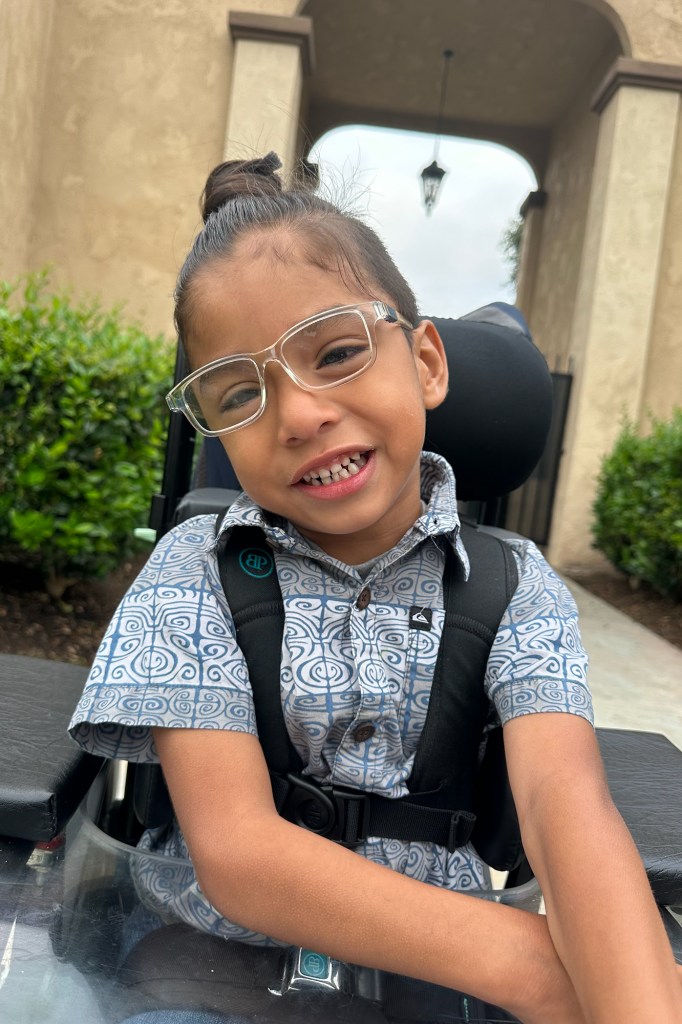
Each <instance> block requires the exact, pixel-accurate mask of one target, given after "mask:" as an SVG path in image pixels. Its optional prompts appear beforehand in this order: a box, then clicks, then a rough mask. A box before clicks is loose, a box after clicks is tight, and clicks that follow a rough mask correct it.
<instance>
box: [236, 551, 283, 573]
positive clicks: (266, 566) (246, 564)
mask: <svg viewBox="0 0 682 1024" xmlns="http://www.w3.org/2000/svg"><path fill="white" fill-rule="evenodd" d="M239 564H240V566H241V568H242V569H243V570H244V572H245V573H246V574H247V575H248V576H253V577H254V578H255V579H257V580H263V579H265V577H266V576H269V575H270V573H271V572H272V570H273V569H274V567H275V563H274V560H273V558H272V555H271V554H270V552H269V551H265V550H264V549H263V548H245V549H244V550H243V551H240V553H239Z"/></svg>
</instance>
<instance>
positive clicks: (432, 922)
mask: <svg viewBox="0 0 682 1024" xmlns="http://www.w3.org/2000/svg"><path fill="white" fill-rule="evenodd" d="M279 166H280V164H279V161H278V159H277V157H276V156H275V155H274V154H270V155H269V156H267V157H265V158H263V159H260V160H253V161H248V162H241V163H240V162H229V163H226V164H222V165H221V166H219V167H217V168H216V169H215V170H214V171H213V172H212V174H211V175H210V176H209V179H208V182H207V184H206V188H205V191H204V219H205V226H204V229H203V231H202V232H201V233H200V234H199V236H198V237H197V239H196V241H195V243H194V246H193V248H192V251H191V252H190V254H189V256H188V257H187V260H186V261H185V264H184V266H183V268H182V270H181V271H180V276H179V280H178V287H177V293H176V324H177V328H178V333H179V337H180V340H181V341H182V344H183V345H184V347H185V350H186V352H187V355H188V358H189V361H190V364H191V366H192V373H191V374H190V376H189V377H188V378H186V380H185V382H182V383H181V384H179V385H177V386H176V387H175V388H174V389H173V391H172V392H171V396H169V400H170V402H171V403H172V404H173V405H174V407H175V408H179V409H182V411H184V412H185V413H186V414H187V416H188V417H189V419H190V420H191V421H192V423H193V424H194V426H195V427H197V428H198V429H199V430H201V431H203V432H204V433H205V434H209V435H217V436H219V437H220V439H221V441H222V443H223V444H224V446H225V449H226V452H227V454H228V455H229V458H230V461H231V463H232V465H233V466H234V468H235V471H236V473H237V476H238V477H239V480H240V483H241V485H242V487H243V489H244V494H243V495H242V496H241V497H240V498H239V499H238V500H237V501H236V502H235V504H234V505H233V506H232V508H231V509H230V510H229V512H228V513H227V515H226V516H225V518H224V521H223V523H222V527H221V530H222V531H225V530H227V529H229V528H230V527H231V526H234V525H235V524H242V523H243V524H256V525H260V526H262V528H263V530H264V531H265V534H266V536H267V541H268V544H269V545H270V547H271V549H272V552H273V554H274V560H275V565H276V571H277V575H278V578H279V582H280V585H281V588H282V595H283V600H284V606H285V633H284V641H283V647H282V661H281V697H282V705H283V710H284V715H285V718H286V721H287V727H288V731H289V733H290V736H291V739H292V740H293V743H294V746H295V747H296V749H297V751H298V753H299V754H300V756H301V758H302V760H303V762H304V764H305V765H306V773H307V774H309V775H310V776H312V777H313V778H314V779H316V780H318V781H333V782H334V783H335V784H336V785H341V786H349V787H353V788H355V789H358V788H359V789H362V790H367V791H369V792H374V793H380V794H383V795H385V796H388V797H400V796H402V795H404V794H405V793H406V792H407V790H406V785H405V783H406V780H407V779H408V778H409V775H410V771H411V767H412V761H413V759H414V752H415V748H416V746H417V742H418V739H419V735H420V731H421V728H422V725H423V722H424V717H425V713H426V708H427V706H428V697H429V691H430V686H431V681H432V675H433V669H434V664H435V659H436V655H437V651H438V644H439V640H440V632H441V630H442V625H443V607H442V580H443V565H444V558H445V551H446V549H447V548H448V546H450V547H451V548H452V549H454V551H455V554H456V557H457V559H459V561H460V562H461V564H462V565H463V566H464V568H465V571H468V559H467V553H466V550H465V548H464V545H463V543H462V540H461V538H460V537H459V530H458V525H459V524H458V517H457V512H456V499H455V489H454V487H455V485H454V480H453V478H452V472H451V470H450V467H449V466H448V465H447V463H445V461H444V460H443V459H441V458H439V457H438V456H435V455H430V454H426V455H423V454H422V445H423V441H424V426H425V412H426V410H428V409H432V408H435V407H436V406H437V405H439V404H440V402H441V401H442V400H443V398H444V396H445V394H446V391H447V387H448V379H447V362H446V358H445V354H444V350H443V345H442V342H441V339H440V337H439V336H438V333H437V332H436V330H435V328H434V326H433V324H431V323H430V322H429V321H425V320H421V321H420V320H419V316H418V313H417V309H416V304H415V300H414V297H413V295H412V292H411V291H410V289H409V287H408V285H407V284H406V282H405V281H404V279H403V278H402V277H401V275H400V273H399V272H398V270H397V269H396V267H395V265H394V264H393V262H392V260H391V259H390V257H389V256H388V254H387V252H386V250H385V249H384V247H383V245H382V244H381V242H380V241H379V240H378V238H377V237H376V235H375V234H374V232H372V231H371V230H369V229H368V228H367V227H366V226H364V225H363V224H362V223H360V222H359V221H357V220H356V219H354V218H353V217H351V216H349V215H346V214H343V213H341V212H340V211H339V210H337V209H336V208H335V207H333V206H331V205H330V204H328V203H327V202H325V201H323V200H321V199H320V198H318V197H316V196H314V195H313V194H312V193H310V192H308V191H297V190H295V189H294V190H291V191H286V190H284V189H283V187H282V184H281V182H280V179H279V178H278V176H277V175H276V173H275V171H276V170H277V169H278V167H279ZM510 543H511V544H512V546H513V550H514V556H515V559H516V561H517V564H518V571H519V585H518V588H517V590H516V593H515V594H514V596H513V598H512V600H511V602H510V604H509V607H508V608H507V611H506V613H505V616H504V618H503V620H502V623H501V625H500V629H499V632H498V636H497V638H496V642H495V644H494V646H493V649H492V652H491V656H490V660H489V663H488V668H487V672H486V678H485V684H484V685H485V689H486V693H487V695H488V697H489V698H490V700H491V702H492V705H493V707H494V709H495V712H496V714H497V716H499V719H500V720H501V721H502V723H503V725H504V740H505V750H506V757H507V762H508V770H509V775H510V780H511V784H512V789H513V792H514V796H515V802H516V806H517V810H518V814H519V819H520V824H521V829H522V834H523V842H524V847H525V850H526V852H527V855H528V857H529V860H530V862H531V864H532V867H533V870H534V872H535V874H536V876H537V878H538V880H539V882H540V884H541V886H542V890H543V894H544V898H545V904H546V912H547V916H546V917H542V916H537V915H532V914H528V913H525V912H523V911H520V910H515V909H511V908H509V907H504V906H500V905H498V904H495V903H491V902H488V901H484V900H480V899H472V898H471V897H470V896H467V895H466V894H464V893H463V892H461V891H459V892H458V891H457V890H475V889H478V888H481V887H482V886H484V885H485V884H486V871H485V868H484V866H483V865H482V863H481V861H480V860H479V858H478V856H477V854H476V851H475V849H474V848H473V847H472V846H471V845H466V846H464V847H461V848H459V849H457V850H455V852H454V853H448V852H447V850H445V849H444V848H443V847H441V846H436V845H435V844H426V843H415V842H409V843H408V842H403V841H397V840H386V839H380V838H368V839H366V840H365V841H364V842H362V843H360V844H359V845H358V846H357V847H356V849H354V850H349V849H346V848H344V847H341V846H339V845H337V844H335V843H333V842H331V841H329V840H327V839H324V838H321V837H320V836H318V835H316V834H314V833H313V832H310V831H308V830H306V829H304V828H300V827H298V826H296V825H293V824H291V823H290V822H288V821H286V820H284V819H283V818H281V817H279V816H278V814H277V813H276V811H275V808H274V804H273V797H272V790H271V785H270V780H269V776H268V771H267V767H266V764H265V761H264V757H263V754H262V750H261V747H260V744H259V742H258V738H257V735H256V728H255V718H254V706H253V697H252V694H251V691H250V685H249V679H248V673H247V670H246V665H245V662H244V659H243V657H242V655H241V652H240V650H239V648H238V646H237V643H236V639H235V630H234V625H233V622H232V619H231V615H230V610H229V608H228V607H227V603H226V601H225V598H224V595H223V592H222V589H221V585H220V580H219V575H218V569H217V562H216V554H215V550H216V541H215V538H214V520H213V517H208V516H205V517H198V518H195V519H192V520H190V521H188V522H186V523H184V524H182V525H181V526H179V527H177V528H176V529H175V530H173V531H172V532H171V533H170V534H168V535H167V536H166V537H164V538H163V539H162V541H161V542H160V543H159V545H158V546H157V548H156V550H155V551H154V553H153V555H152V556H151V558H150V560H149V563H148V564H147V566H146V567H145V569H144V570H143V571H142V573H141V575H140V577H139V578H138V580H137V582H136V583H135V584H134V585H133V586H132V588H131V590H130V591H129V593H128V594H127V596H126V597H125V599H124V601H123V602H122V604H121V606H120V608H119V609H118V611H117V613H116V615H115V617H114V620H113V621H112V624H111V626H110V628H109V631H108V633H107V636H106V637H105V640H104V641H103V644H102V646H101V648H100V651H99V653H98V656H97V659H96V661H95V664H94V666H93V669H92V672H91V675H90V679H89V682H88V685H87V687H86V690H85V692H84V695H83V698H82V700H81V702H80V704H79V707H78V709H77V711H76V713H75V715H74V719H73V722H72V725H71V728H72V733H73V735H74V737H75V738H76V739H77V741H78V742H79V743H81V744H82V746H84V747H85V748H86V749H88V750H91V751H93V752H95V753H98V754H102V755H105V756H108V757H124V758H127V759H130V760H136V761H147V762H151V761H156V760H157V759H158V760H160V762H161V764H162V766H163V770H164V774H165V776H166V780H167V783H168V787H169V790H170V793H171V796H172V800H173V804H174V807H175V810H176V813H177V820H178V823H179V826H178V825H177V824H176V825H175V826H174V827H173V828H172V829H171V831H170V832H168V831H163V832H162V833H153V832H152V833H150V834H147V835H146V836H145V837H144V839H143V844H142V845H143V846H144V847H145V848H146V849H152V850H155V851H156V852H159V851H160V852H164V853H167V854H169V855H175V856H176V857H186V856H187V853H188V851H189V855H190V856H191V860H192V862H193V865H194V869H195V871H196V876H195V875H194V871H189V872H188V871H187V868H186V867H185V866H181V867H179V868H178V870H177V872H176V873H175V875H173V872H172V870H171V873H170V874H169V873H167V872H166V873H164V874H163V877H162V878H152V877H151V876H150V877H149V878H148V879H147V882H148V884H147V889H148V890H149V891H150V892H152V893H153V895H154V897H155V900H156V905H157V906H158V907H159V908H160V909H163V910H164V912H165V913H167V914H169V915H171V914H172V915H173V916H174V917H175V918H176V919H177V918H180V919H181V920H184V921H186V922H188V923H190V924H193V925H195V926H196V927H198V928H200V929H202V930H204V931H208V932H212V933H214V934H216V935H220V936H223V937H226V938H231V939H237V940H240V941H242V942H251V943H267V942H281V943H291V944H294V945H300V946H305V947H307V948H310V949H314V950H319V951H320V952H324V953H327V954H329V955H331V956H334V957H337V958H339V959H341V960H346V961H351V962H354V963H360V964H365V965H368V966H372V967H378V968H381V969H384V970H387V971H391V972H396V973H399V974H407V975H410V976H412V977H414V978H418V979H423V980H426V981H429V982H435V983H437V984H439V985H442V986H447V987H449V988H453V989H459V990H463V991H466V992H470V993H472V994H473V995H475V996H477V997H478V998H480V999H482V1000H486V1001H488V1002H490V1003H494V1004H498V1005H501V1006H504V1007H506V1008H507V1009H508V1010H509V1011H510V1012H511V1013H514V1014H516V1015H517V1016H518V1017H519V1018H520V1019H521V1020H522V1021H526V1022H529V1024H569V1022H571V1024H575V1022H580V1021H590V1022H592V1021H604V1022H606V1021H608V1022H609V1024H614V1022H616V1021H617V1022H621V1021H626V1020H629V1019H634V1018H633V1008H634V1007H636V1006H646V1008H647V1009H646V1013H647V1019H650V1020H655V1021H656V1022H657V1024H666V1022H669V1024H673V1022H674V1021H677V1022H679V1021H680V1020H682V997H681V993H680V989H679V985H678V981H677V978H676V972H675V967H674V964H673V960H672V956H671V953H670V949H669V947H668V944H667V940H666V938H665V936H664V933H663V929H662V927H661V923H660V920H659V918H658V914H657V911H656V908H655V905H654V903H653V900H652V898H651V894H650V891H649V887H648V883H647V879H646V876H645V874H644V872H643V869H642V865H641V862H640V860H639V857H638V855H637V852H636V850H635V848H634V846H633V844H632V842H631V839H630V837H629V835H628V833H627V831H626V829H625V827H624V825H623V823H622V821H621V819H620V817H619V815H618V813H617V812H616V810H615V808H614V807H613V805H612V803H611V800H610V797H609V793H608V789H607V786H606V783H605V780H604V775H603V771H602V767H601V763H600V758H599V753H598V748H597V744H596V741H595V737H594V733H593V729H592V724H591V722H592V717H591V705H590V698H589V693H588V690H587V686H586V681H585V670H586V659H585V656H584V653H583V650H582V647H581V644H580V639H579V634H578V630H577V624H576V612H575V606H574V604H573V602H572V600H571V598H570V596H569V594H568V593H567V591H566V590H565V588H564V587H563V585H562V584H561V583H560V581H559V580H558V579H557V577H556V576H555V575H554V574H553V573H552V571H551V570H550V568H549V567H548V565H547V564H546V563H545V562H544V561H543V559H542V557H541V556H540V555H539V553H538V551H537V550H536V549H535V547H534V546H533V545H532V544H531V543H529V542H521V541H513V542H510ZM415 605H420V606H422V607H423V606H426V607H428V608H429V609H430V610H431V616H432V628H431V630H430V631H423V630H419V631H414V630H410V628H409V626H410V624H409V615H408V612H409V609H410V607H411V606H415ZM358 854H360V856H358ZM387 869H392V870H387ZM181 876H183V877H181ZM425 883H429V884H425ZM266 937H267V938H266Z"/></svg>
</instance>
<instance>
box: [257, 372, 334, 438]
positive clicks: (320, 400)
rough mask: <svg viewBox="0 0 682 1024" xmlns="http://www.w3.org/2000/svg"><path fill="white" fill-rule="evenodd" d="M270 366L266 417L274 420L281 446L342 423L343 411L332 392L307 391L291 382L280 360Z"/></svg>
mask: <svg viewBox="0 0 682 1024" xmlns="http://www.w3.org/2000/svg"><path fill="white" fill-rule="evenodd" d="M268 362H269V363H271V365H270V366H269V367H268V372H267V375H266V386H267V406H266V413H267V412H268V411H269V413H270V415H271V416H274V417H275V420H276V423H277V440H278V442H279V443H280V444H281V445H285V446H292V445H296V444H297V443H299V442H301V441H307V440H310V438H313V437H315V436H317V434H319V433H320V432H324V431H325V430H327V429H329V428H331V427H332V426H333V425H334V424H335V423H338V422H339V419H340V417H341V411H340V408H339V406H338V403H337V402H335V401H334V398H333V395H332V394H331V393H330V391H306V389H305V388H302V387H300V385H298V384H297V383H296V381H294V380H292V379H291V377H290V376H289V374H288V373H287V372H286V370H285V369H284V367H283V366H282V365H281V363H279V360H268ZM264 369H265V368H264ZM334 390H335V389H334ZM268 407H269V408H268Z"/></svg>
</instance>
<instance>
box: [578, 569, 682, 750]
mask: <svg viewBox="0 0 682 1024" xmlns="http://www.w3.org/2000/svg"><path fill="white" fill-rule="evenodd" d="M566 584H567V586H568V587H569V589H570V591H571V593H572V594H573V596H574V598H575V600H576V603H577V605H578V610H579V612H580V630H581V633H582V638H583V643H584V644H585V647H586V649H587V651H588V653H589V655H590V673H589V681H590V687H591V689H592V695H593V698H594V708H595V720H596V724H597V725H600V726H607V727H608V726H610V727H613V728H620V729H638V730H641V731H644V732H660V733H663V735H664V736H667V737H668V739H670V740H672V742H673V743H675V744H676V746H678V747H679V748H680V749H681V750H682V650H680V649H679V648H678V647H674V646H673V645H672V644H670V643H668V642H667V640H662V639H661V638H660V637H658V636H656V634H655V633H652V632H651V631H650V630H648V629H645V627H644V626H640V625H639V623H637V622H634V621H633V620H632V619H631V618H629V617H628V616H627V615H623V613H622V612H619V611H617V610H616V609H615V608H613V607H612V606H611V605H609V604H607V603H606V602H605V601H602V600H601V599H600V598H598V597H594V596H593V595H592V594H590V593H588V591H586V590H584V589H583V587H581V586H579V585H578V584H577V583H575V582H574V581H573V580H566Z"/></svg>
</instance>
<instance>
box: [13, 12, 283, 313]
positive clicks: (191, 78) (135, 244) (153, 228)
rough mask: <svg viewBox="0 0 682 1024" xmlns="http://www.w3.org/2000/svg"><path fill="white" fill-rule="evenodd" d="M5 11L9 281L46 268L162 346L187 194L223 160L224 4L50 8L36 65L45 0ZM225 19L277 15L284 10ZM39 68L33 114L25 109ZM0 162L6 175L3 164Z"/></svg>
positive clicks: (183, 246)
mask: <svg viewBox="0 0 682 1024" xmlns="http://www.w3.org/2000/svg"><path fill="white" fill-rule="evenodd" d="M0 2H2V3H3V4H4V5H6V4H7V2H8V0H0ZM17 5H19V6H20V7H21V6H22V5H23V8H25V13H22V17H21V19H17V18H16V17H14V18H13V21H12V38H14V36H16V37H17V39H18V40H20V46H19V47H18V48H17V54H16V55H15V57H14V64H15V65H18V66H19V67H20V68H23V69H24V75H23V79H25V81H23V79H22V80H21V81H20V83H19V85H15V86H14V87H13V88H14V91H15V92H16V91H17V89H18V88H21V90H22V95H21V97H20V98H19V97H17V99H16V102H13V103H12V104H5V106H9V107H10V109H12V110H16V111H17V112H19V111H20V112H21V113H20V114H19V113H17V115H16V119H17V125H16V127H15V128H14V135H16V136H19V135H20V134H21V138H19V139H18V142H17V146H16V147H15V148H19V144H21V153H22V160H23V162H21V163H20V166H21V168H22V180H21V181H20V182H19V184H18V186H17V188H16V190H15V193H16V196H18V197H20V201H19V202H17V203H16V209H15V210H13V211H12V215H13V216H14V219H15V221H17V222H18V223H16V226H15V230H14V235H15V238H16V239H17V240H18V243H17V244H16V253H13V254H12V260H13V262H14V264H17V265H18V266H19V269H23V268H24V265H28V266H30V267H32V268H38V267H42V266H45V265H46V264H52V265H53V266H54V268H55V269H54V271H53V280H54V281H55V283H56V284H64V285H69V286H73V287H74V288H75V289H76V290H77V291H78V292H79V293H84V292H85V293H97V294H98V295H99V296H101V298H102V300H103V302H104V303H105V304H107V305H108V304H113V303H121V304H125V306H126V310H127V311H128V312H129V313H130V314H131V315H133V316H135V317H139V318H141V319H142V321H143V322H144V323H145V325H146V326H147V327H148V328H149V329H150V330H154V331H156V330H161V331H165V332H168V333H170V331H171V310H172V303H171V293H172V290H173V285H174V281H175V275H176V272H177V268H178V266H179V264H180V262H181V261H182V258H183V256H184V254H185V252H186V251H187V248H188V246H189V244H190V242H191V239H192V237H193V235H194V233H195V232H196V230H197V228H198V226H199V213H198V205H197V200H198V195H199V192H200V190H201V186H202V184H203V182H204V180H205V178H206V175H207V173H208V171H209V170H210V169H211V167H213V166H214V164H215V163H217V162H218V161H219V160H220V159H222V154H223V147H224V136H225V125H226V113H227V104H228V97H229V89H230V73H231V56H232V46H231V43H230V37H229V33H228V29H227V13H228V10H229V7H230V5H229V4H226V3H225V0H194V2H193V3H191V4H188V3H186V2H185V0H147V2H146V3H145V4H140V3H139V2H138V0H57V4H56V7H55V17H54V23H53V31H52V38H51V46H50V50H49V61H47V62H46V61H45V60H44V59H43V60H41V61H40V62H36V61H35V53H36V49H37V42H40V44H41V45H42V47H43V50H45V51H46V50H47V45H46V40H45V39H44V38H43V37H44V36H45V35H46V33H47V30H46V28H45V24H46V22H45V16H44V11H45V10H46V9H48V8H51V0H9V6H10V7H16V6H17ZM233 6H234V7H238V8H239V9H240V10H249V9H253V10H258V11H263V12H268V13H274V14H288V13H290V12H291V11H292V10H294V9H295V6H296V4H295V0H240V2H238V3H235V4H234V5H233ZM1 11H2V8H0V12H1ZM34 22H35V24H33V23H34ZM41 31H42V36H41ZM2 35H3V33H2V32H0V38H2ZM38 37H40V38H38ZM10 43H11V40H10ZM0 45H3V46H4V45H6V44H5V43H3V44H0ZM41 66H42V67H43V68H45V66H46V71H45V76H46V88H45V102H44V104H40V103H39V102H37V94H38V92H39V84H40V83H39V78H40V74H39V71H38V68H40V67H41ZM15 77H16V76H15ZM21 118H27V120H28V124H27V126H23V125H22V124H21V120H20V119H21ZM20 129H21V131H20ZM11 135H12V132H10V136H11ZM29 142H30V145H29ZM4 159H5V158H4V157H2V158H0V160H1V161H2V162H3V163H4ZM8 162H9V163H10V166H11V167H13V166H14V159H13V157H11V156H9V157H8ZM13 173H14V172H13ZM31 176H33V186H31V183H30V182H29V180H28V179H29V178H30V177H31ZM15 177H16V174H15ZM31 212H33V214H34V222H33V227H32V229H31V227H30V220H31V217H30V214H31ZM27 240H28V241H27ZM17 253H20V254H21V255H20V256H17ZM10 269H13V268H10Z"/></svg>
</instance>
